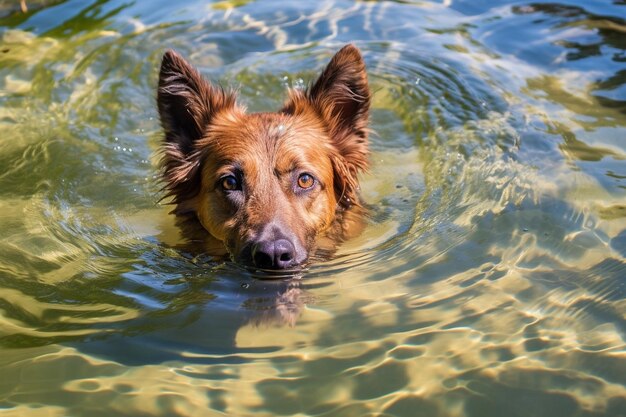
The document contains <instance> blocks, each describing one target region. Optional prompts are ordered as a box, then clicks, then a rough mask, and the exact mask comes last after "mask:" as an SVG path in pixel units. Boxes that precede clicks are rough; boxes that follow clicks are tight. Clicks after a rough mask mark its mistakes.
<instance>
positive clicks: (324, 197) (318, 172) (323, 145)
mask: <svg viewBox="0 0 626 417" xmlns="http://www.w3.org/2000/svg"><path fill="white" fill-rule="evenodd" d="M157 101H158V109H159V115H160V119H161V124H162V126H163V129H164V131H165V143H164V147H163V159H162V164H163V172H164V180H165V188H166V190H167V192H168V193H167V195H168V196H171V197H173V203H174V204H175V205H176V209H175V213H176V214H178V215H192V216H195V217H197V219H198V220H199V222H200V223H201V225H202V226H203V227H204V229H206V231H207V232H208V233H209V234H210V235H211V236H212V237H213V238H215V239H217V240H219V241H221V242H223V244H224V247H225V248H226V249H227V250H228V252H229V253H230V254H231V256H232V257H233V258H234V259H235V261H237V262H241V263H244V264H248V265H252V266H255V267H257V268H262V269H290V268H295V267H298V266H300V265H302V264H303V263H305V262H306V260H307V259H308V257H309V255H310V254H311V253H312V252H313V251H314V250H315V248H316V247H317V246H318V244H319V242H320V240H321V239H323V238H324V237H326V238H328V239H327V240H330V241H340V240H343V239H345V238H346V237H348V235H349V234H350V230H351V228H352V227H353V225H354V222H353V221H351V220H350V219H349V218H350V217H351V215H352V214H355V213H357V212H359V211H360V209H361V204H360V201H359V196H358V178H357V175H358V173H359V172H361V171H362V170H364V169H365V168H366V167H367V156H368V148H367V137H368V131H367V122H368V113H369V104H370V92H369V87H368V83H367V75H366V72H365V64H364V62H363V59H362V57H361V54H360V53H359V51H358V49H357V48H355V47H354V46H352V45H347V46H345V47H344V48H342V49H341V50H340V51H339V52H337V54H336V55H335V56H334V57H333V58H332V60H331V61H330V63H329V64H328V66H327V67H326V69H325V70H324V71H323V72H322V74H321V75H320V77H319V78H318V79H317V81H316V82H315V83H314V84H313V85H312V87H310V88H309V89H307V90H306V91H300V90H292V91H290V94H289V98H288V100H287V103H286V104H285V106H284V107H283V108H282V109H281V110H280V111H278V112H275V113H246V111H245V109H244V108H242V107H241V106H239V105H238V104H237V103H236V100H235V96H234V94H233V93H227V92H225V91H223V90H222V89H220V88H216V87H214V86H212V85H211V84H210V83H209V82H208V81H206V80H205V79H204V78H202V76H201V75H200V74H199V73H198V71H197V70H196V69H194V68H193V67H192V66H191V65H190V64H189V63H187V62H186V61H185V60H184V59H183V58H182V57H181V56H180V55H178V54H176V53H175V52H173V51H168V52H166V53H165V55H164V57H163V61H162V64H161V71H160V75H159V89H158V97H157Z"/></svg>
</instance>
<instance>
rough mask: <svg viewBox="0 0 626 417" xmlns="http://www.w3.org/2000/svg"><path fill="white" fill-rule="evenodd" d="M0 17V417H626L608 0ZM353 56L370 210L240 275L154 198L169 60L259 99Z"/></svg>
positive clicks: (624, 15) (621, 140)
mask: <svg viewBox="0 0 626 417" xmlns="http://www.w3.org/2000/svg"><path fill="white" fill-rule="evenodd" d="M27 5H28V7H29V10H28V12H27V13H22V12H21V11H20V5H19V1H17V0H16V1H7V0H5V1H3V2H1V3H0V126H1V130H2V139H0V414H2V415H3V416H4V415H6V416H67V415H71V416H90V417H93V416H108V417H110V416H118V415H119V416H148V415H150V416H212V415H229V416H248V415H254V416H277V415H298V416H333V417H334V416H370V415H371V416H410V417H413V416H476V417H479V416H480V417H487V416H546V417H548V416H550V417H555V416H564V417H565V416H624V415H626V341H625V339H626V162H625V159H626V142H625V139H626V4H625V3H624V2H623V1H621V0H614V1H612V2H611V1H608V0H607V1H586V0H585V1H583V0H572V1H561V2H560V3H525V2H522V1H509V2H505V1H501V2H489V1H483V0H479V1H473V0H463V1H457V0H447V1H445V2H444V3H443V4H442V3H441V2H434V1H433V2H431V1H415V2H412V1H407V2H397V3H395V2H374V1H370V2H347V1H327V2H326V1H325V2H296V1H292V2H285V1H279V0H276V1H256V2H255V1H230V2H229V1H221V2H214V3H211V2H205V1H163V0H161V1H142V2H130V1H123V0H119V1H117V0H116V1H106V0H98V1H96V0H92V1H82V0H81V1H52V0H50V1H43V0H38V1H36V0H32V1H27ZM347 42H355V43H356V44H357V45H358V46H359V47H360V48H361V50H362V51H363V54H364V57H365V59H366V62H367V64H368V69H369V75H370V81H371V84H372V89H373V90H374V92H375V95H374V102H373V114H372V128H373V129H374V130H375V132H376V134H375V135H373V137H372V150H373V154H372V162H373V164H372V165H373V166H372V169H371V170H370V172H369V174H367V175H365V176H363V178H362V188H363V194H364V197H365V200H366V201H367V202H368V203H369V204H371V205H372V207H373V210H372V218H371V221H370V224H369V226H368V227H367V229H366V230H365V232H364V234H363V235H362V236H360V237H359V238H357V239H354V240H352V241H350V242H348V243H346V244H345V245H344V246H343V247H342V248H341V250H340V253H339V254H338V256H337V257H336V258H335V259H333V260H331V261H328V262H323V263H318V264H315V265H313V266H311V267H310V269H309V270H308V271H307V272H306V273H304V274H303V276H302V277H300V278H299V279H295V280H292V281H278V282H276V281H260V280H256V279H255V278H253V277H251V276H249V275H248V274H247V273H246V272H245V271H242V270H241V269H240V268H238V267H236V266H234V265H231V264H228V263H227V264H215V263H212V262H211V261H210V260H209V259H208V258H207V257H205V256H203V255H202V254H199V253H194V252H190V251H188V250H185V249H184V248H183V247H181V246H180V245H179V243H181V240H180V237H179V236H178V234H177V230H176V229H175V228H174V226H173V222H172V220H173V219H172V218H171V216H168V215H167V212H168V208H167V207H166V206H160V205H159V204H158V203H157V201H158V198H159V191H158V190H159V187H160V186H159V183H158V181H157V168H156V167H157V158H156V156H155V151H156V150H157V148H158V145H159V141H160V139H161V133H160V130H159V125H158V120H157V114H156V109H155V100H154V97H155V84H156V75H157V68H158V65H159V62H160V57H161V54H162V52H163V51H164V50H165V48H175V49H177V50H178V51H180V52H181V53H183V54H184V55H186V56H187V57H188V58H189V59H190V60H191V61H192V62H193V63H194V64H196V65H197V66H198V67H199V68H200V69H201V70H202V72H203V73H204V74H205V75H206V76H207V77H209V78H211V79H213V80H220V81H221V83H222V84H230V85H234V86H236V87H238V88H239V91H240V95H241V98H242V100H243V101H244V102H245V104H247V105H248V107H249V108H250V109H252V110H261V109H263V110H267V109H272V108H278V107H279V106H280V104H281V103H282V101H283V99H284V97H285V90H286V87H287V86H296V87H297V86H300V85H303V84H305V83H307V82H309V81H310V80H312V79H313V78H314V77H315V76H316V74H317V73H318V71H319V70H320V69H321V68H322V67H323V65H324V64H325V63H326V61H327V60H328V59H329V57H330V56H331V55H332V54H333V53H334V52H335V51H336V50H337V49H339V48H340V47H341V46H342V45H343V44H345V43H347Z"/></svg>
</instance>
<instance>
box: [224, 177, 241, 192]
mask: <svg viewBox="0 0 626 417" xmlns="http://www.w3.org/2000/svg"><path fill="white" fill-rule="evenodd" d="M222 188H223V189H224V190H226V191H235V190H238V189H240V188H241V187H240V186H239V181H238V180H237V178H235V177H234V176H233V175H229V176H227V177H224V178H222Z"/></svg>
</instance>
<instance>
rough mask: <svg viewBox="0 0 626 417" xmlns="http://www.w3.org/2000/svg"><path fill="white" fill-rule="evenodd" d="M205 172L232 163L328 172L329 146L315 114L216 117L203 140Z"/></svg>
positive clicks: (248, 168) (254, 167) (253, 167)
mask: <svg viewBox="0 0 626 417" xmlns="http://www.w3.org/2000/svg"><path fill="white" fill-rule="evenodd" d="M205 146H206V147H207V152H206V154H205V155H206V157H207V162H208V165H210V166H211V167H210V168H208V169H209V171H214V172H215V171H216V170H218V169H219V168H220V167H221V166H225V165H235V166H237V167H239V168H241V169H242V170H244V171H249V172H250V171H257V170H258V168H260V167H267V168H270V169H272V170H277V171H279V172H287V171H290V170H293V169H295V168H307V167H313V168H315V167H317V168H319V169H321V170H327V171H330V170H331V168H330V160H329V152H330V151H331V149H332V147H331V146H330V141H329V138H328V135H327V132H326V129H324V126H323V125H322V124H321V123H320V122H319V120H318V119H317V118H315V117H301V116H293V115H289V114H282V113H252V114H238V115H228V117H222V118H219V117H218V118H217V119H216V120H214V122H213V123H212V125H211V126H210V127H209V132H208V135H207V138H206V140H205Z"/></svg>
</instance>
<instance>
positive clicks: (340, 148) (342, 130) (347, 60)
mask: <svg viewBox="0 0 626 417" xmlns="http://www.w3.org/2000/svg"><path fill="white" fill-rule="evenodd" d="M370 100H371V95H370V90H369V86H368V83H367V72H366V70H365V62H364V61H363V58H362V56H361V53H360V52H359V50H358V49H357V48H356V47H355V46H354V45H346V46H344V47H343V48H342V49H341V50H339V52H337V53H336V54H335V56H334V57H333V58H332V59H331V61H330V63H329V64H328V65H327V66H326V68H325V69H324V71H322V73H321V75H320V76H319V78H318V79H317V81H315V83H314V84H313V86H312V87H310V88H309V89H308V90H307V91H306V92H304V93H301V92H299V91H291V92H290V98H289V100H288V102H287V104H286V105H285V107H284V108H283V111H284V112H286V113H290V114H298V113H304V112H306V111H307V108H310V107H313V108H314V109H315V111H316V113H317V114H318V115H319V116H320V117H321V118H322V119H323V121H324V123H325V124H326V126H327V127H328V131H329V134H330V137H331V140H332V141H333V144H334V146H335V148H336V150H337V152H338V155H334V156H331V158H332V159H333V166H334V169H335V188H336V191H337V194H338V198H339V202H340V203H341V204H342V205H344V206H349V205H350V204H358V196H357V191H358V179H357V174H358V172H359V171H362V170H364V169H366V168H367V159H368V146H367V136H368V128H367V123H368V118H369V106H370Z"/></svg>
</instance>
